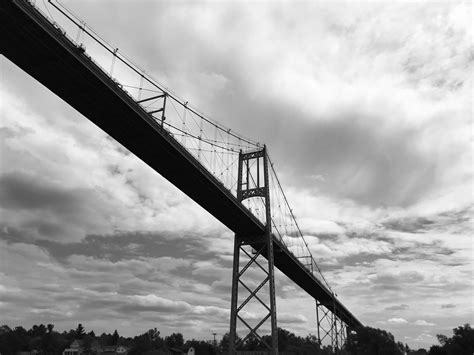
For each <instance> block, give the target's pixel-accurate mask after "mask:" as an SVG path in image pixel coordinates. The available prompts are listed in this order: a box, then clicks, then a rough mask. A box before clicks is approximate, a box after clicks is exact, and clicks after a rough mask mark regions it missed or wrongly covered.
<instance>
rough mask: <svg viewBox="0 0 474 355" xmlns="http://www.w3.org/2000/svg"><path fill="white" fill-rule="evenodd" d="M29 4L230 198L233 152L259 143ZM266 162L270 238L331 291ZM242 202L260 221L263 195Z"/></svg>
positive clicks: (68, 21) (52, 2)
mask: <svg viewBox="0 0 474 355" xmlns="http://www.w3.org/2000/svg"><path fill="white" fill-rule="evenodd" d="M29 3H30V4H31V5H32V6H34V7H35V8H36V10H38V11H39V12H41V13H42V15H43V16H44V17H45V18H47V19H49V21H50V22H51V23H52V24H53V25H54V27H55V28H56V29H57V30H58V32H60V33H61V34H62V35H63V36H65V37H66V38H67V39H68V40H69V41H70V42H71V43H73V44H74V45H75V46H76V47H77V48H78V50H80V51H82V52H83V54H84V55H85V56H87V57H88V58H89V59H90V60H91V61H92V62H94V63H95V64H96V66H97V67H99V68H101V70H102V71H103V72H104V73H106V74H107V75H108V76H109V77H110V78H111V80H113V81H114V82H115V83H116V84H117V85H118V86H119V87H120V88H122V90H123V91H124V92H125V93H126V94H127V95H129V96H130V97H131V98H132V99H133V100H134V101H135V102H136V103H138V104H139V105H140V106H141V107H142V108H143V109H144V110H146V111H147V112H148V113H149V115H150V117H152V118H153V120H154V121H155V123H156V125H158V126H160V127H161V128H163V129H165V130H167V131H168V132H169V133H170V135H172V136H173V137H174V138H175V140H176V142H177V143H179V144H180V145H181V146H182V147H183V148H185V149H186V150H187V151H188V152H189V153H190V154H192V155H193V156H194V157H195V158H196V159H197V160H198V161H199V162H200V164H201V165H202V166H203V167H204V168H205V169H206V170H208V171H209V172H210V173H211V174H213V175H214V176H215V177H216V178H217V179H218V180H219V181H220V182H221V183H222V185H223V186H224V187H225V188H226V189H228V190H229V191H230V192H231V193H232V194H233V195H234V196H236V189H237V171H238V159H239V152H240V151H252V150H260V149H262V147H263V144H260V143H258V142H254V141H252V140H251V139H248V138H246V137H244V136H242V135H240V134H237V133H235V132H234V131H232V130H231V129H230V128H227V127H225V126H223V125H221V124H219V123H218V122H216V121H214V120H213V119H211V118H209V117H207V116H205V115H204V114H202V113H200V112H199V111H198V110H197V109H195V108H194V107H192V106H191V105H190V104H189V103H188V101H186V100H184V99H181V98H179V96H178V95H176V94H175V93H173V92H172V90H170V89H169V88H167V87H166V86H165V85H164V84H163V83H161V82H159V81H158V80H156V79H155V78H153V76H152V75H150V74H149V73H147V72H146V71H145V70H144V69H142V68H141V67H140V66H138V65H137V64H135V63H134V62H133V61H132V60H131V59H130V58H129V57H127V56H126V55H125V54H124V53H122V52H121V51H120V50H119V49H118V48H116V47H114V46H113V45H111V44H110V43H108V42H107V41H106V40H105V39H104V38H102V37H101V36H100V35H99V34H98V33H97V32H96V31H95V30H94V29H93V28H92V27H90V26H89V25H88V24H86V23H85V22H84V21H83V20H82V19H80V18H79V17H78V16H76V15H75V14H74V13H73V12H72V11H71V10H69V9H68V8H67V7H66V6H65V5H64V4H62V3H61V2H60V1H59V0H48V3H46V2H44V1H43V2H40V1H34V0H30V1H29ZM53 11H54V12H53ZM157 154H159V152H157ZM270 165H271V174H270V192H271V196H270V201H271V210H272V216H271V217H272V221H271V223H272V230H273V233H274V236H275V238H277V239H278V240H279V241H280V242H281V243H282V244H283V245H284V246H285V247H286V248H287V250H288V251H289V252H290V253H291V254H293V255H294V256H295V258H297V259H298V261H299V262H300V264H301V266H302V267H303V268H305V269H306V270H307V271H309V272H311V273H312V274H313V275H314V276H315V277H316V278H317V279H318V280H319V281H320V283H321V284H322V285H324V286H325V287H326V288H327V289H328V290H329V291H330V292H333V291H332V290H331V287H330V286H329V284H328V282H327V281H326V279H325V278H324V276H323V274H322V272H321V270H320V268H319V266H318V264H317V263H316V261H315V258H314V257H313V254H312V251H311V246H310V244H308V242H307V240H306V239H305V237H304V235H303V233H302V231H301V229H300V227H299V225H298V223H297V221H296V218H295V215H294V213H293V210H292V209H291V207H290V205H289V202H288V199H287V197H286V195H285V193H284V192H283V188H282V186H281V184H280V181H279V179H278V176H277V174H276V171H275V169H274V165H273V163H271V164H270ZM242 203H243V205H244V206H245V207H246V208H247V209H248V210H249V211H250V212H251V213H252V214H253V215H254V216H256V217H257V218H258V219H259V220H260V221H261V222H262V223H265V219H266V216H265V202H264V200H263V199H261V198H250V199H247V200H245V201H243V202H242Z"/></svg>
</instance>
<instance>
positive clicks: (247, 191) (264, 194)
mask: <svg viewBox="0 0 474 355" xmlns="http://www.w3.org/2000/svg"><path fill="white" fill-rule="evenodd" d="M251 161H252V163H254V164H250V162H251ZM261 161H263V165H261ZM252 166H253V169H252ZM255 166H256V169H255ZM261 167H262V168H263V181H261ZM253 172H254V173H255V175H256V176H255V177H254V176H253V175H254V174H252V173H253ZM254 197H261V198H263V199H264V201H265V221H266V226H265V233H264V235H263V236H246V239H247V238H248V237H252V238H256V239H258V238H260V239H261V242H259V243H255V242H252V250H251V251H250V252H249V251H248V250H247V249H248V244H247V243H246V242H245V241H244V239H243V238H242V237H243V236H240V235H238V234H236V235H235V237H234V260H233V271H232V300H231V312H230V339H229V354H231V355H234V354H236V352H237V349H238V348H239V347H240V346H241V345H242V344H243V343H244V342H245V340H247V339H249V338H254V339H256V340H258V341H259V342H260V343H261V344H263V345H264V346H265V347H266V348H267V349H268V351H269V353H270V354H272V355H278V328H277V317H276V297H275V279H274V251H273V239H272V238H273V237H272V229H271V226H272V224H271V209H270V184H269V169H268V156H267V152H266V147H264V148H263V149H262V150H259V151H256V152H250V153H242V152H240V153H239V166H238V178H237V200H238V201H239V202H242V201H243V200H245V199H247V198H254ZM256 245H258V248H257V249H253V248H255V246H256ZM241 254H242V255H243V256H246V257H248V259H249V260H248V262H247V263H246V264H245V266H244V267H243V268H242V269H241V268H240V256H241ZM259 256H264V257H265V258H266V259H267V265H266V267H265V266H264V265H262V263H261V261H260V260H261V259H263V258H260V259H259ZM250 266H254V267H257V268H259V269H260V270H261V271H263V273H264V279H263V280H262V281H261V282H260V283H259V284H258V286H257V287H256V288H255V289H253V290H252V289H251V288H250V287H249V286H248V285H247V284H246V283H245V281H244V276H245V275H244V274H245V272H246V271H247V270H248V268H249V267H250ZM239 286H242V287H243V288H244V289H246V290H247V291H248V292H249V296H248V297H247V298H245V299H244V300H243V301H242V302H241V303H240V305H239ZM265 286H266V287H267V288H268V292H269V300H267V301H265V300H262V298H261V297H259V295H258V292H259V291H260V290H261V289H262V288H264V287H265ZM251 300H256V301H258V302H259V303H260V304H261V305H262V306H263V307H264V308H265V309H266V310H267V311H268V313H267V314H266V315H265V316H263V317H262V319H261V320H260V321H259V322H258V323H257V324H256V325H254V326H252V325H250V324H249V323H248V322H247V321H246V320H245V319H244V315H241V314H239V312H240V311H242V310H243V309H244V307H245V306H246V305H247V304H248V303H249V302H250V301H251ZM268 319H270V324H271V335H270V342H268V341H267V339H263V337H262V336H260V335H259V334H258V332H257V331H258V329H259V328H260V327H261V326H262V325H263V324H264V323H265V322H267V320H268ZM237 321H240V322H241V323H242V324H244V325H245V327H246V328H247V330H248V333H247V334H246V335H245V336H244V337H243V338H242V339H237Z"/></svg>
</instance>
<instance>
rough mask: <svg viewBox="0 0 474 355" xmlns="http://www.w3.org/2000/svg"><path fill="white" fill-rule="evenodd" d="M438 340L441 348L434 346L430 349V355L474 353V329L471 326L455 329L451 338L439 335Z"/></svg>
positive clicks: (464, 354) (466, 354) (468, 354)
mask: <svg viewBox="0 0 474 355" xmlns="http://www.w3.org/2000/svg"><path fill="white" fill-rule="evenodd" d="M437 338H438V341H439V343H440V344H441V346H439V345H433V346H432V347H431V348H430V352H429V354H430V355H472V354H473V353H474V329H473V328H471V326H470V324H464V325H463V326H460V327H457V328H454V329H453V336H452V337H451V338H448V337H447V336H445V335H442V334H438V335H437Z"/></svg>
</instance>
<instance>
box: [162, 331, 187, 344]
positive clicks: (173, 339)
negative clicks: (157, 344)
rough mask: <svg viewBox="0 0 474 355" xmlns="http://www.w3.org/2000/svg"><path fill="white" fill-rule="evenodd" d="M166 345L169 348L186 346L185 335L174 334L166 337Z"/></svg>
mask: <svg viewBox="0 0 474 355" xmlns="http://www.w3.org/2000/svg"><path fill="white" fill-rule="evenodd" d="M165 344H166V346H167V347H168V348H181V347H183V345H184V338H183V334H181V333H173V334H171V335H168V336H167V337H165Z"/></svg>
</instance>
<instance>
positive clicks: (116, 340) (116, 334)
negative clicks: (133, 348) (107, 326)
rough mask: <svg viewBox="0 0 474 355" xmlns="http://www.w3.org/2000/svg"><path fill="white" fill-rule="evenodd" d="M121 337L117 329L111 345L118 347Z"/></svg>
mask: <svg viewBox="0 0 474 355" xmlns="http://www.w3.org/2000/svg"><path fill="white" fill-rule="evenodd" d="M119 339H120V336H119V334H118V332H117V329H115V331H114V334H112V339H111V340H110V345H118V342H119Z"/></svg>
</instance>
